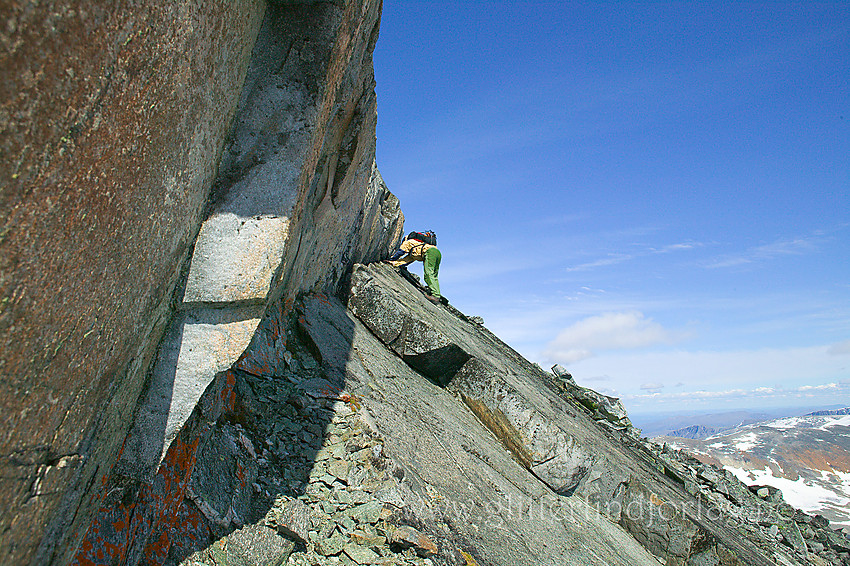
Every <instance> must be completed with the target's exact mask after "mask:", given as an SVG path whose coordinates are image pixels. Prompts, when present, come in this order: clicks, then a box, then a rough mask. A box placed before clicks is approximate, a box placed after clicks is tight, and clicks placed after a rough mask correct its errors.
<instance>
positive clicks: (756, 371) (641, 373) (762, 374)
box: [569, 346, 850, 410]
mask: <svg viewBox="0 0 850 566" xmlns="http://www.w3.org/2000/svg"><path fill="white" fill-rule="evenodd" d="M829 349H830V347H829V346H813V347H807V348H788V349H775V348H764V349H759V350H737V351H718V352H711V351H696V352H687V351H681V350H677V351H653V352H619V353H608V354H606V355H598V356H596V357H593V358H590V359H585V360H581V361H579V362H576V363H575V364H571V365H570V366H569V369H570V373H572V375H573V377H574V378H575V379H576V381H577V382H578V383H579V384H582V385H584V384H585V383H586V381H587V380H586V379H585V376H588V375H607V376H609V377H610V380H609V382H608V383H607V385H608V386H609V387H611V388H616V389H618V390H619V391H620V392H621V394H622V398H623V400H624V401H625V402H626V407H627V408H628V409H631V408H633V407H635V406H639V407H641V408H642V409H644V410H645V409H647V408H650V407H651V408H654V409H656V410H669V409H670V408H671V407H674V406H675V407H685V406H688V407H700V408H702V407H731V406H735V407H756V406H766V405H771V404H772V405H774V406H778V405H777V403H785V404H794V403H796V402H797V401H800V400H803V401H806V402H808V401H812V402H817V403H818V404H821V403H822V404H825V405H826V404H831V403H844V404H846V403H848V402H850V380H848V379H847V377H848V369H847V368H846V360H845V359H843V358H840V357H836V356H831V355H829V354H828V353H827V352H828V350H829ZM655 383H677V384H678V383H683V384H684V385H682V386H676V387H674V388H669V389H667V388H665V389H649V388H647V387H646V386H645V385H646V384H655ZM733 403H734V405H733Z"/></svg>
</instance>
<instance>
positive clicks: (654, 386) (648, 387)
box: [640, 383, 664, 391]
mask: <svg viewBox="0 0 850 566" xmlns="http://www.w3.org/2000/svg"><path fill="white" fill-rule="evenodd" d="M640 388H641V389H642V390H644V391H657V390H659V389H663V388H664V384H663V383H644V384H643V385H641V386H640Z"/></svg>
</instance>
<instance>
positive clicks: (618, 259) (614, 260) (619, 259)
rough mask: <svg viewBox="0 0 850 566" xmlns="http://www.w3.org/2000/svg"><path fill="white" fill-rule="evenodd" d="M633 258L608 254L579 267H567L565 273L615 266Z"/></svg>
mask: <svg viewBox="0 0 850 566" xmlns="http://www.w3.org/2000/svg"><path fill="white" fill-rule="evenodd" d="M633 257H634V256H632V255H630V254H609V255H608V257H605V258H602V259H597V260H595V261H590V262H588V263H582V264H579V265H575V266H573V267H567V268H566V269H565V271H567V272H573V271H589V270H591V269H593V268H595V267H605V266H607V265H617V264H618V263H623V262H624V261H629V260H630V259H632V258H633Z"/></svg>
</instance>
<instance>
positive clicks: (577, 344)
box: [543, 311, 678, 363]
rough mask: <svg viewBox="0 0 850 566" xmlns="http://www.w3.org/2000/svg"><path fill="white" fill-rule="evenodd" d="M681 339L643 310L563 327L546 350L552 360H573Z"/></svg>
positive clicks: (589, 318) (604, 316) (600, 317)
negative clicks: (609, 351)
mask: <svg viewBox="0 0 850 566" xmlns="http://www.w3.org/2000/svg"><path fill="white" fill-rule="evenodd" d="M677 338H678V336H677V335H676V333H673V332H670V331H668V330H665V329H664V327H662V326H661V325H660V324H658V323H656V322H653V321H652V319H647V318H645V317H644V315H643V313H640V312H636V311H633V312H619V313H606V314H603V315H598V316H591V317H588V318H585V319H584V320H580V321H578V322H576V323H575V324H573V325H572V326H570V327H568V328H566V329H564V330H562V331H561V332H560V333H559V334H558V336H557V337H556V338H555V339H554V340H552V341H551V342H550V343H549V344H548V345H547V347H546V349H545V350H544V352H543V355H544V356H547V357H548V358H549V359H550V360H551V361H553V362H558V363H574V362H577V361H579V360H583V359H586V358H589V357H591V356H593V355H594V353H595V352H596V351H598V350H620V349H634V348H643V347H646V346H652V345H655V344H666V343H671V342H673V341H675V340H676V339H677Z"/></svg>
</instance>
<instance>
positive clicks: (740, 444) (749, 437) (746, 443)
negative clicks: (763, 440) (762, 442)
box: [735, 432, 757, 452]
mask: <svg viewBox="0 0 850 566" xmlns="http://www.w3.org/2000/svg"><path fill="white" fill-rule="evenodd" d="M756 439H757V437H756V433H754V432H750V433H747V434H745V435H743V436H741V437H740V438H738V441H737V442H736V443H735V448H736V449H737V450H740V451H741V452H746V451H748V450H752V449H753V448H755V447H756Z"/></svg>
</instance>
